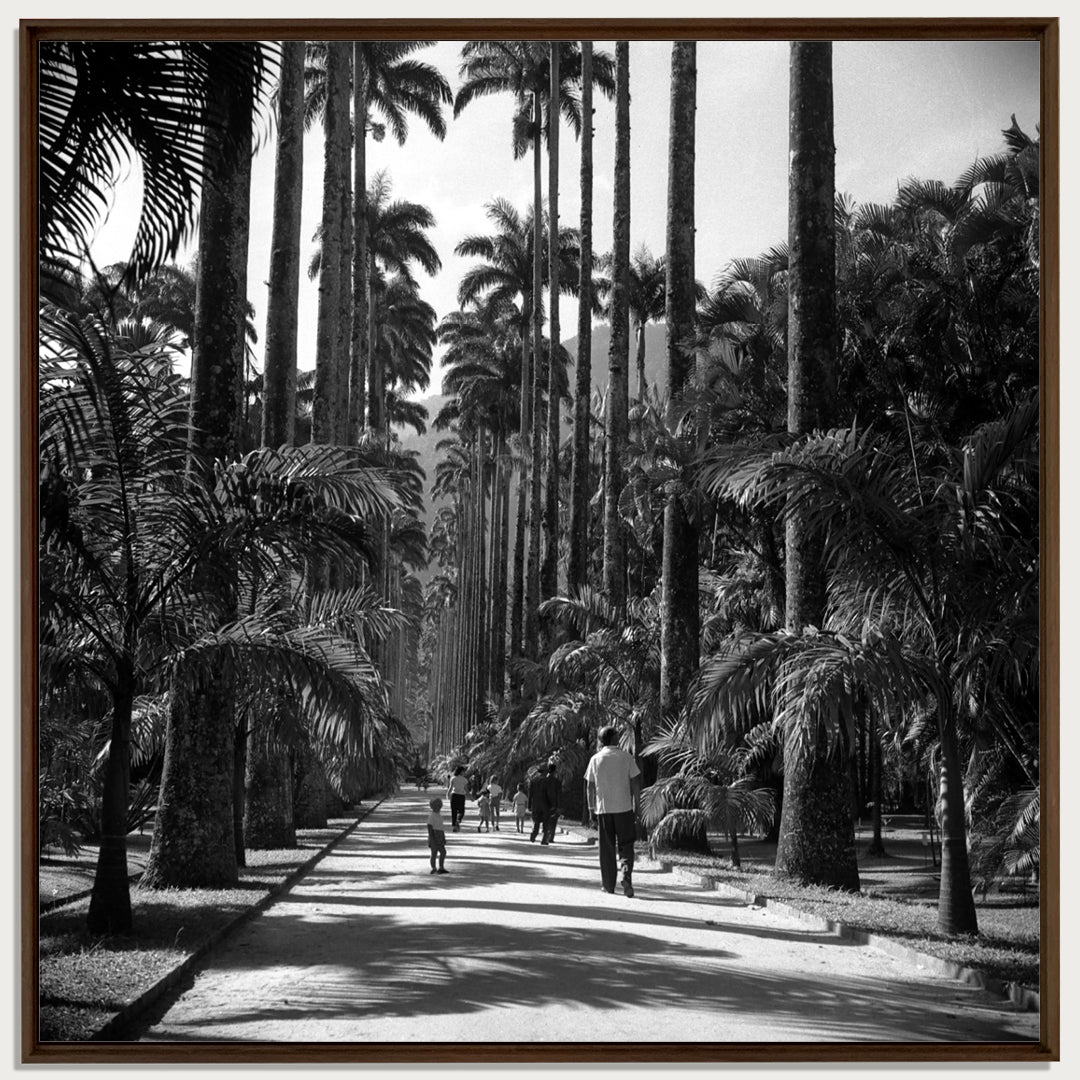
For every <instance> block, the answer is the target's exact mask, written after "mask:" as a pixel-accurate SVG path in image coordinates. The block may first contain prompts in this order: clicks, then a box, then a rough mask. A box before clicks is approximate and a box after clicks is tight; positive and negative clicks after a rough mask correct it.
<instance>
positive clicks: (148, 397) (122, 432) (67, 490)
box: [40, 312, 396, 932]
mask: <svg viewBox="0 0 1080 1080" xmlns="http://www.w3.org/2000/svg"><path fill="white" fill-rule="evenodd" d="M43 329H44V334H43V342H44V346H45V348H46V350H47V355H48V354H51V356H50V358H48V359H43V361H42V366H41V373H40V374H41V377H40V385H41V411H40V416H41V425H40V461H41V486H42V499H41V506H42V521H43V527H42V532H41V539H40V543H41V568H42V569H41V575H42V577H41V580H42V605H41V657H42V669H41V670H42V688H43V693H44V694H46V695H48V694H49V693H50V692H51V691H50V687H53V686H54V685H55V684H56V682H57V680H59V683H60V685H63V686H67V687H69V688H70V689H71V690H72V691H75V692H77V693H83V692H90V691H92V690H94V688H96V692H98V693H100V692H102V691H103V692H104V693H105V694H106V695H107V697H108V698H109V700H110V703H111V717H110V725H111V738H110V740H109V746H108V755H107V763H106V767H105V781H104V791H103V801H102V837H103V839H102V845H101V852H100V856H99V866H98V873H97V875H96V878H95V885H94V895H93V898H92V900H91V906H90V913H89V916H88V923H89V927H90V929H91V930H93V931H95V932H124V931H127V930H129V929H130V926H131V909H130V900H129V895H128V874H127V858H126V834H127V829H126V827H125V823H126V820H127V810H128V789H129V783H128V777H129V756H128V755H129V747H130V741H131V731H132V715H133V708H134V706H135V703H136V702H137V701H138V700H139V699H140V696H141V695H146V694H150V693H156V694H159V695H160V694H161V693H162V692H163V691H164V690H165V689H166V688H167V687H171V693H172V695H173V696H174V698H175V697H181V698H186V697H187V696H188V694H189V692H190V688H191V685H192V683H194V682H196V681H199V680H203V679H211V678H220V677H221V675H222V674H223V673H224V672H226V671H230V670H234V669H235V668H236V667H237V666H245V665H249V664H254V665H255V666H256V668H257V669H258V670H259V671H261V673H262V676H263V678H264V680H265V681H267V682H268V683H272V684H274V685H278V684H279V683H280V682H282V681H284V682H286V683H290V682H291V684H292V685H293V686H294V687H296V688H297V689H298V691H299V690H300V689H301V688H302V689H304V690H305V692H306V693H307V694H308V695H309V697H308V699H307V700H308V702H309V704H311V705H312V706H313V708H312V709H311V710H310V715H312V716H315V717H322V719H321V720H320V721H319V722H320V723H325V722H328V721H329V720H330V719H331V718H332V716H333V714H334V713H335V712H336V711H337V710H339V709H344V710H346V711H349V710H355V709H356V708H357V707H358V704H359V703H360V702H361V700H362V701H363V702H365V703H367V704H363V706H362V707H363V709H364V710H365V713H364V715H365V716H367V715H369V714H371V710H370V707H369V706H370V703H371V702H372V701H373V698H372V688H371V687H370V686H368V687H362V686H361V682H364V681H365V679H366V676H364V674H363V670H362V668H357V667H356V666H355V665H354V663H353V659H352V658H350V657H347V656H346V655H345V653H344V652H342V649H343V648H344V646H343V645H342V643H340V642H336V641H332V640H330V639H329V638H327V637H325V636H323V637H319V636H318V635H314V636H312V635H310V634H309V635H307V637H305V636H304V635H302V634H300V635H298V634H296V633H295V631H294V630H292V629H287V628H286V627H285V626H284V624H282V623H281V621H280V620H277V621H275V619H274V618H273V617H271V614H270V612H269V611H267V610H266V609H261V610H259V611H257V612H252V613H250V614H247V613H245V615H244V616H243V617H241V618H240V620H239V621H231V622H229V621H224V622H223V621H222V619H221V603H220V596H219V593H218V592H217V590H216V589H215V588H214V587H213V586H214V585H215V583H216V579H217V578H218V577H219V575H220V573H221V567H222V565H224V564H226V563H229V562H235V563H236V564H237V565H238V566H239V567H241V572H240V573H239V575H238V580H241V581H243V580H249V578H248V575H249V574H250V573H252V572H257V571H258V570H259V569H260V568H264V567H266V566H267V565H271V566H273V565H281V564H282V562H283V561H285V559H286V556H288V558H290V559H292V561H293V562H294V563H295V562H296V561H297V560H298V559H300V558H301V557H302V549H303V548H304V545H306V544H307V543H308V542H309V541H310V540H312V539H314V540H315V541H316V543H317V545H318V546H319V547H320V548H321V549H322V550H324V551H326V552H327V553H332V554H333V555H335V556H338V557H340V556H342V555H344V554H345V553H346V552H350V553H351V552H355V551H356V550H358V547H357V545H358V543H359V550H363V546H364V533H363V531H362V529H358V528H357V527H356V525H355V524H353V523H351V522H350V523H349V524H348V527H345V526H346V521H345V519H344V517H343V516H342V514H341V512H340V511H339V510H337V509H336V508H337V507H348V506H351V508H352V512H353V513H354V514H356V515H359V516H363V517H367V516H370V515H372V514H376V513H383V512H386V510H387V509H388V508H389V507H390V506H392V505H393V501H394V499H395V498H396V496H395V495H394V494H393V492H392V491H390V490H389V489H388V488H387V487H386V485H385V484H384V482H383V481H382V480H381V479H380V478H378V477H377V476H376V475H375V474H374V473H373V472H372V470H370V469H366V470H364V469H361V470H359V471H354V472H353V473H352V474H349V473H347V472H343V473H341V474H340V475H338V476H335V475H333V474H334V470H340V467H341V465H342V461H340V460H339V457H340V454H339V457H338V458H336V457H333V456H332V455H330V454H329V452H324V453H323V454H322V455H321V456H320V455H318V454H310V453H302V452H299V451H297V452H294V453H292V454H291V455H289V454H286V453H285V452H281V453H274V452H270V451H260V452H256V453H255V454H253V455H249V457H248V458H247V459H246V460H245V462H244V463H229V464H223V465H222V467H221V468H220V469H219V471H218V474H217V478H216V481H215V482H214V484H212V485H207V484H206V483H204V482H203V480H202V478H201V477H200V476H199V475H198V474H196V473H193V472H189V471H187V470H186V469H185V468H184V464H185V459H186V456H187V454H186V448H187V437H188V427H187V423H186V414H187V398H186V393H185V391H184V388H183V386H182V384H181V383H180V380H178V379H177V377H176V376H174V375H173V374H172V373H171V369H172V362H173V359H174V358H175V353H174V351H173V349H172V348H171V346H169V344H168V330H167V329H166V330H164V331H163V330H162V328H156V327H153V326H148V325H147V324H136V323H130V322H129V323H121V324H118V325H115V326H112V327H106V326H105V325H103V324H102V323H101V322H100V321H98V320H96V319H84V320H77V319H75V318H73V317H72V316H68V315H63V314H61V313H55V312H46V313H45V315H44V317H43ZM256 492H257V493H258V494H257V495H256V494H255V493H256ZM290 545H292V546H291V547H290ZM290 552H291V554H289V553H290ZM241 655H243V657H244V659H243V661H240V659H239V658H240V656H241ZM357 694H360V695H361V696H360V697H356V695H357ZM354 715H359V714H355V712H354ZM361 719H362V717H361ZM231 733H232V715H231V711H230V714H229V715H228V716H227V718H226V719H225V726H224V728H223V729H221V728H219V729H218V730H217V731H216V732H211V731H209V730H208V732H207V736H206V737H207V738H208V739H209V738H214V737H216V738H217V739H218V740H221V741H225V740H226V739H227V738H228V736H230V735H231ZM166 755H167V756H171V760H172V762H173V763H174V767H175V763H176V761H177V757H178V754H177V745H176V743H175V741H171V740H169V739H168V737H167V740H166ZM230 767H231V762H230ZM208 779H209V778H208ZM231 782H232V777H231V775H228V774H227V775H226V776H225V778H224V784H225V790H226V792H230V791H231ZM189 794H190V796H191V799H190V802H189V804H188V805H189V806H197V805H198V803H199V800H200V798H201V794H200V793H199V792H198V791H197V790H196V791H191V792H190V793H189ZM170 797H172V789H170V786H169V784H168V781H167V778H165V777H163V781H162V800H163V804H162V805H163V808H164V813H165V814H166V816H167V815H168V813H169V809H168V806H167V800H168V799H169V798H170ZM226 811H227V812H225V813H224V815H223V819H222V820H221V821H220V822H218V828H219V830H221V831H223V832H224V833H225V834H227V836H223V837H222V847H223V849H224V850H227V851H228V852H231V851H232V835H231V832H232V807H231V803H229V804H228V806H227V807H226ZM192 813H193V811H191V810H188V811H187V815H188V816H187V826H186V828H185V829H183V830H180V833H179V834H178V835H180V836H181V837H185V836H186V834H187V833H188V832H191V831H193V830H192V829H191V814H192ZM201 825H202V823H200V826H201ZM157 835H158V833H157V830H156V831H155V836H157Z"/></svg>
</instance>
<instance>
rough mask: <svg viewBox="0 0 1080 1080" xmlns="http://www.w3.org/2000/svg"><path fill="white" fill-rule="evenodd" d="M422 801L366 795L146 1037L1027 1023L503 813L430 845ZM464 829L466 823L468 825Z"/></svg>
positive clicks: (884, 1028) (1001, 1032)
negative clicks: (536, 833) (307, 867)
mask: <svg viewBox="0 0 1080 1080" xmlns="http://www.w3.org/2000/svg"><path fill="white" fill-rule="evenodd" d="M426 812H427V805H426V795H422V794H420V793H416V794H413V793H408V794H402V795H400V796H398V797H397V798H396V799H392V800H388V801H387V802H385V803H383V804H382V805H381V806H379V807H378V808H377V809H376V810H375V811H374V812H373V813H372V814H371V815H370V816H369V817H368V818H367V819H366V820H365V821H364V822H363V823H362V824H361V825H360V827H359V828H358V829H357V830H356V831H355V832H353V833H352V834H351V835H350V836H349V837H348V838H347V839H346V840H344V841H342V842H341V843H340V844H339V845H338V846H337V847H336V848H335V849H334V850H333V851H332V852H331V853H330V855H328V856H327V857H326V858H325V859H323V860H322V861H321V862H320V863H319V864H318V866H317V867H315V869H314V870H313V871H312V872H311V873H310V874H308V875H307V876H306V877H304V878H303V880H301V881H300V882H299V883H298V884H297V885H295V886H294V887H293V888H292V889H291V890H290V891H289V892H288V893H287V894H285V895H284V896H283V897H282V898H281V899H280V900H278V901H277V902H276V903H275V904H274V905H273V906H272V907H271V908H270V909H269V910H268V911H266V912H265V913H264V914H263V915H261V916H260V917H259V918H257V919H255V920H254V921H253V922H251V923H249V924H247V925H246V926H245V927H244V928H243V929H241V930H240V931H239V932H238V933H237V934H236V935H234V936H233V937H231V938H230V939H229V940H228V941H227V942H226V943H225V944H224V945H223V946H221V947H220V948H219V949H218V950H216V951H215V953H214V954H213V955H212V957H211V958H210V960H209V961H208V963H207V965H206V966H205V967H204V968H203V969H202V970H201V971H200V973H199V974H198V975H197V976H196V977H195V982H194V985H192V986H191V987H190V988H189V989H188V990H187V991H186V992H184V993H183V994H182V995H181V996H180V997H179V998H178V999H177V1000H176V1001H175V1002H174V1003H173V1004H172V1005H171V1007H170V1008H169V1009H168V1010H167V1011H166V1012H165V1013H164V1014H163V1015H161V1016H160V1018H159V1019H158V1020H157V1021H156V1022H155V1023H154V1024H153V1026H152V1027H150V1028H149V1029H148V1030H146V1031H144V1032H143V1035H142V1037H143V1039H145V1040H151V1041H191V1040H198V1041H203V1040H215V1041H216V1040H245V1041H252V1040H254V1041H259V1040H270V1041H276V1042H298V1041H302V1042H326V1041H331V1042H549V1041H557V1042H621V1041H634V1042H652V1041H665V1042H666V1041H675V1042H763V1041H764V1042H781V1041H799V1042H805V1041H818V1040H827V1041H881V1040H886V1041H905V1042H909V1041H947V1042H969V1041H974V1042H985V1041H995V1042H996V1041H1014V1040H1021V1041H1036V1040H1037V1039H1038V1016H1037V1015H1036V1014H1033V1013H1020V1012H1015V1011H1013V1010H1012V1009H1010V1008H1009V1007H1008V1005H1007V1004H1004V1003H1002V1002H1000V1001H998V1000H997V999H995V998H992V997H990V996H989V995H987V994H986V993H984V992H983V991H980V990H977V989H975V988H972V987H969V986H966V985H963V984H961V983H957V982H953V981H951V980H948V979H943V978H938V977H935V976H933V975H930V974H928V973H926V972H924V971H920V970H917V969H914V968H912V967H910V966H908V965H907V964H905V963H903V962H901V961H899V960H896V959H894V958H892V957H890V956H888V955H887V954H885V953H883V952H880V951H878V950H876V949H873V948H869V947H866V946H859V945H855V944H852V943H850V942H846V941H842V940H839V939H837V938H834V937H830V936H829V935H827V934H823V933H815V932H813V931H808V930H807V928H806V927H805V926H804V925H803V924H801V923H798V922H796V921H794V920H789V919H786V918H784V917H782V916H779V915H777V914H775V913H772V912H769V911H766V910H764V909H759V908H750V907H746V906H744V905H743V904H741V903H739V902H737V901H733V900H728V899H725V898H722V897H719V896H717V894H715V893H698V892H695V891H694V890H692V889H689V888H688V887H686V886H680V885H677V884H674V883H673V882H672V879H671V875H670V874H668V875H665V874H661V873H659V872H648V871H643V870H639V871H637V872H636V873H635V887H636V890H637V895H636V897H635V898H634V899H628V898H626V897H624V896H623V895H622V894H621V892H617V893H616V894H615V895H614V896H611V895H608V894H606V893H604V892H603V891H602V890H601V889H600V875H599V868H598V865H597V854H596V848H595V847H594V846H586V845H585V844H584V843H582V842H580V841H575V840H572V839H568V838H567V837H566V836H564V835H560V836H559V837H558V838H557V842H556V843H555V844H554V845H552V846H551V847H541V846H540V845H539V843H535V844H530V843H529V840H528V834H527V833H526V834H525V835H524V836H522V835H519V834H518V833H517V832H516V831H515V827H514V823H513V821H512V820H510V821H509V822H508V821H507V820H506V819H505V817H504V821H503V826H502V830H501V831H500V832H497V833H496V832H492V833H490V834H487V833H485V834H478V833H477V832H476V831H475V822H476V817H475V811H474V810H473V808H472V807H470V815H469V817H468V818H467V819H466V826H465V831H462V832H460V833H451V834H449V835H448V836H447V848H448V857H447V863H446V866H447V870H448V871H450V872H449V873H448V874H446V875H443V876H438V875H436V876H430V875H429V873H428V869H429V867H428V852H427V845H426V834H425V828H424V817H425V814H426ZM470 821H471V824H469V822H470Z"/></svg>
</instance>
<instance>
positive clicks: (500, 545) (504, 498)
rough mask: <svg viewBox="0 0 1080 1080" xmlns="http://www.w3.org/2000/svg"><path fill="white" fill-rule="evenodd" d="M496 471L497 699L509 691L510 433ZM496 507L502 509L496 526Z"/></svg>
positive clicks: (494, 648) (493, 684)
mask: <svg viewBox="0 0 1080 1080" xmlns="http://www.w3.org/2000/svg"><path fill="white" fill-rule="evenodd" d="M496 455H497V458H496V461H497V465H496V472H495V483H494V488H493V498H494V496H495V495H496V494H497V496H498V498H497V500H495V503H494V505H493V506H492V533H493V536H494V538H493V540H492V545H491V550H492V576H491V581H492V589H491V595H492V627H491V688H492V692H493V693H494V694H495V697H496V700H498V701H501V700H502V698H503V695H504V694H505V692H506V587H507V583H508V577H509V567H508V559H507V556H508V555H509V552H508V550H507V548H508V544H509V540H510V464H509V461H508V460H507V450H506V435H505V434H504V433H502V432H500V434H499V443H498V447H497V448H496ZM496 509H497V512H498V517H497V526H498V527H497V528H496V517H495V515H496Z"/></svg>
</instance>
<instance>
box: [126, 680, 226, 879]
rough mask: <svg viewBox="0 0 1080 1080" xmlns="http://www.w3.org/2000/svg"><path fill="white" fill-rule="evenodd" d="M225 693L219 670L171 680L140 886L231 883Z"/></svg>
mask: <svg viewBox="0 0 1080 1080" xmlns="http://www.w3.org/2000/svg"><path fill="white" fill-rule="evenodd" d="M229 681H230V683H231V680H229ZM223 696H224V695H223V694H222V681H221V679H220V678H218V677H213V678H211V677H205V676H204V677H201V678H197V679H196V680H195V681H194V683H193V685H190V686H188V685H183V684H178V683H174V685H173V690H172V700H171V702H170V706H169V719H168V729H169V730H168V734H167V737H166V740H165V764H164V766H163V768H162V773H161V798H160V801H159V803H158V812H157V819H156V821H155V824H154V835H153V838H152V840H151V842H150V857H149V859H148V861H147V864H146V870H145V871H144V873H143V876H142V883H141V884H142V887H143V888H152V889H161V888H168V887H170V886H186V887H188V888H191V887H199V886H205V887H212V888H217V887H225V886H228V885H235V884H236V881H237V870H236V846H235V836H234V829H233V732H234V725H233V720H232V709H231V705H232V698H231V694H229V695H228V697H227V699H226V700H225V701H223V700H222V698H223ZM226 705H228V706H230V707H229V708H226V707H225V706H226Z"/></svg>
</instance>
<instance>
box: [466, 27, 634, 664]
mask: <svg viewBox="0 0 1080 1080" xmlns="http://www.w3.org/2000/svg"><path fill="white" fill-rule="evenodd" d="M558 55H559V73H558V79H557V80H556V82H557V85H558V87H559V94H558V101H557V103H556V104H555V113H556V114H559V113H561V114H562V115H564V116H565V117H566V119H567V120H568V121H569V122H570V124H571V125H572V126H573V128H574V130H575V131H580V129H581V113H580V108H579V104H578V100H577V98H576V96H575V95H574V94H573V93H571V92H570V87H571V86H572V85H573V84H574V82H576V80H577V79H578V78H580V70H581V66H580V64H581V62H580V53H579V52H578V50H577V48H576V45H575V43H574V42H562V43H560V46H559V53H558ZM592 59H593V77H594V81H595V83H596V85H597V86H598V87H600V88H602V89H604V91H605V92H607V93H610V92H611V89H612V88H613V82H612V78H611V58H610V57H609V56H606V55H605V54H603V53H597V54H596V55H595V56H594V57H593V58H592ZM550 61H551V50H550V47H549V46H548V44H547V43H544V42H529V41H469V42H466V44H465V45H464V47H463V48H462V64H461V68H460V75H461V77H462V79H463V84H462V86H461V87H460V89H459V90H458V92H457V95H456V97H455V99H454V115H455V116H458V115H460V113H461V111H462V110H463V109H464V108H465V107H466V106H467V105H468V104H469V103H470V102H472V101H474V100H476V99H477V98H480V97H484V96H488V95H491V94H503V93H510V94H512V95H513V96H514V98H515V113H514V119H513V129H512V134H513V148H514V157H515V158H518V157H522V156H523V155H524V154H525V152H526V151H527V149H528V148H529V146H530V145H531V146H532V149H533V280H532V289H531V293H532V296H531V299H532V313H533V319H532V335H531V337H532V344H533V362H532V370H531V372H530V375H531V379H532V385H533V398H532V405H531V413H532V424H533V431H532V448H531V451H530V457H531V461H532V463H533V464H532V473H531V478H530V504H531V508H532V512H531V515H530V529H529V561H528V574H527V583H526V585H527V588H526V592H527V599H526V604H525V634H524V636H525V647H526V651H527V652H528V654H529V655H530V656H531V657H535V656H536V654H537V651H538V649H539V618H538V614H537V612H538V605H539V598H540V522H541V482H540V481H541V473H540V464H539V463H540V460H541V456H542V448H543V447H542V443H543V429H542V428H541V427H540V424H541V409H540V406H541V404H542V400H543V384H542V383H541V382H540V381H539V379H540V375H539V371H540V364H539V361H538V359H537V358H538V355H539V354H538V351H537V350H538V349H539V346H540V342H541V341H542V338H543V296H542V280H543V261H544V260H543V254H542V253H543V241H542V236H541V232H542V227H543V212H542V199H541V148H540V140H541V137H542V136H543V134H544V132H545V131H547V132H549V133H550V131H551V130H552V124H551V120H550V115H549V116H548V119H547V122H546V123H545V110H546V111H547V113H548V114H550V112H551V110H552V95H551V85H552V84H551V74H550ZM555 126H557V125H555ZM555 344H558V343H557V342H555ZM555 542H557V541H555ZM549 546H550V545H549Z"/></svg>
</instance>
